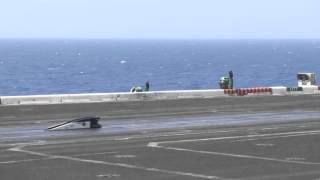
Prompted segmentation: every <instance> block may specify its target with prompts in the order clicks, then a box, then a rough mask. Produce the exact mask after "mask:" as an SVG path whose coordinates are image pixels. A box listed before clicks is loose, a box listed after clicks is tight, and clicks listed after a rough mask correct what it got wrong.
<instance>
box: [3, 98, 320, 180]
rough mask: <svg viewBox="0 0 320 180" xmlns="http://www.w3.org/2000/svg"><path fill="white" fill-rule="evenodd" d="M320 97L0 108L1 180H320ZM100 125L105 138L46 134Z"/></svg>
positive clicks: (92, 133)
mask: <svg viewBox="0 0 320 180" xmlns="http://www.w3.org/2000/svg"><path fill="white" fill-rule="evenodd" d="M319 104H320V95H297V96H255V97H227V98H212V99H180V100H162V101H138V102H113V103H111V102H110V103H106V102H105V103H82V104H55V105H54V104H52V105H18V106H14V105H13V106H1V105H0V112H1V114H0V179H1V180H2V179H3V180H11V179H12V180H13V179H14V180H19V179H21V180H28V179H30V180H44V179H48V180H51V179H59V180H62V179H63V180H64V179H65V180H71V179H75V180H87V179H88V180H93V179H97V180H102V179H115V180H124V179H125V180H141V179H147V180H154V179H159V180H164V179H166V180H167V179H172V180H179V179H181V180H188V179H221V180H228V179H243V180H251V179H252V180H255V179H267V180H269V179H270V180H271V179H274V180H282V179H288V180H289V179H290V180H295V179H297V180H301V179H303V180H319V179H320V153H319V149H320V143H319V142H320V121H319V120H320V106H319ZM88 115H90V116H92V115H94V116H100V117H101V121H100V123H101V124H102V125H103V128H101V129H88V130H70V131H55V132H53V131H47V130H46V128H47V127H49V126H51V125H54V124H55V123H59V122H63V121H66V120H70V118H78V117H82V116H88Z"/></svg>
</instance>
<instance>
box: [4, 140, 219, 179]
mask: <svg viewBox="0 0 320 180" xmlns="http://www.w3.org/2000/svg"><path fill="white" fill-rule="evenodd" d="M23 147H24V146H17V147H14V148H10V149H9V150H10V151H15V152H23V153H26V154H31V155H37V156H42V157H47V158H53V159H65V160H70V161H77V162H84V163H93V164H102V165H108V166H115V167H123V168H129V169H137V170H143V171H151V172H158V173H165V174H172V175H180V176H190V177H195V178H203V179H218V180H224V178H221V177H218V176H209V175H203V174H195V173H190V172H180V171H170V170H165V169H158V168H149V167H143V166H135V165H130V164H124V163H113V162H107V161H98V160H90V159H81V158H76V157H70V156H59V155H51V154H46V153H41V152H35V151H29V150H24V149H22V148H23Z"/></svg>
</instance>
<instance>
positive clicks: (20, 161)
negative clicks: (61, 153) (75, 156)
mask: <svg viewBox="0 0 320 180" xmlns="http://www.w3.org/2000/svg"><path fill="white" fill-rule="evenodd" d="M48 159H52V158H38V159H23V160H16V161H1V162H0V164H14V163H22V162H32V161H42V160H48Z"/></svg>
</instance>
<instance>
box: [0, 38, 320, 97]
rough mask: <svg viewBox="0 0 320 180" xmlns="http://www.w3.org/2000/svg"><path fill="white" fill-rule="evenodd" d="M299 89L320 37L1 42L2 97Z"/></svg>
mask: <svg viewBox="0 0 320 180" xmlns="http://www.w3.org/2000/svg"><path fill="white" fill-rule="evenodd" d="M229 70H233V72H234V76H235V87H236V88H237V87H256V86H277V85H288V86H296V73H297V72H316V73H318V74H319V70H320V40H63V39H60V40H18V39H15V40H9V39H6V40H5V39H2V40H0V95H27V94H56V93H86V92H120V91H121V92H127V91H129V90H130V88H131V87H132V86H133V85H140V86H143V85H144V83H145V81H147V80H148V81H149V82H150V84H151V90H174V89H210V88H218V80H219V77H220V76H223V75H227V73H228V71H229Z"/></svg>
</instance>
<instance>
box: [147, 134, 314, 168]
mask: <svg viewBox="0 0 320 180" xmlns="http://www.w3.org/2000/svg"><path fill="white" fill-rule="evenodd" d="M314 134H320V131H319V130H318V131H298V132H286V133H273V134H257V135H245V136H229V137H218V138H206V139H185V140H177V141H162V142H150V143H149V144H148V145H147V146H148V147H153V148H161V149H167V150H175V151H185V152H192V153H200V154H211V155H219V156H229V157H237V158H246V159H258V160H266V161H275V162H282V163H294V164H302V165H320V163H316V162H306V161H294V160H285V159H277V158H268V157H260V156H252V155H243V154H232V153H222V152H213V151H200V150H193V149H185V148H176V147H170V146H161V145H160V144H174V143H183V142H198V141H210V140H229V139H241V138H254V137H262V138H265V137H269V138H285V137H295V136H306V135H314ZM270 136H271V137H270Z"/></svg>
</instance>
